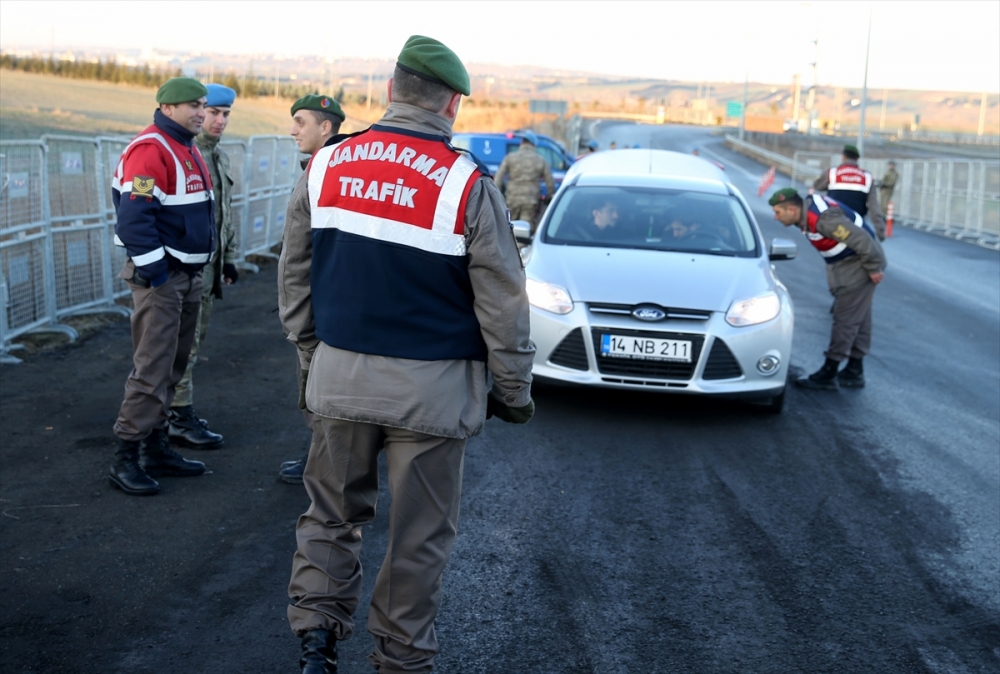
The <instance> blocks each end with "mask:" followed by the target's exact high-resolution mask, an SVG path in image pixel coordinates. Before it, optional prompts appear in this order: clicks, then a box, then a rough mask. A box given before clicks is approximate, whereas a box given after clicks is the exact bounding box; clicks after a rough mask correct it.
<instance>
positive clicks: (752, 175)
mask: <svg viewBox="0 0 1000 674" xmlns="http://www.w3.org/2000/svg"><path fill="white" fill-rule="evenodd" d="M701 151H702V152H704V153H705V154H707V155H708V156H710V157H715V158H716V159H717V160H719V161H721V162H723V163H724V164H728V165H729V166H732V167H733V168H734V169H736V170H737V171H739V172H740V173H742V174H743V175H745V176H746V177H747V178H752V179H754V180H760V177H761V176H762V175H764V174H763V173H760V174H757V173H750V171H747V170H746V169H745V168H743V167H742V166H740V165H739V164H736V163H734V162H733V161H731V160H729V159H724V158H722V157H720V156H719V155H717V154H715V153H714V152H712V151H711V150H707V149H705V148H701Z"/></svg>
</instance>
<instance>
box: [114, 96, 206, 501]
mask: <svg viewBox="0 0 1000 674" xmlns="http://www.w3.org/2000/svg"><path fill="white" fill-rule="evenodd" d="M207 94H208V90H207V89H205V87H204V85H202V83H201V82H199V81H198V80H195V79H191V78H189V77H175V78H173V79H171V80H168V81H167V82H166V83H164V84H163V86H161V87H160V89H159V91H157V92H156V102H157V103H159V104H160V107H159V109H158V110H157V111H156V112H155V113H154V114H153V124H152V125H151V126H149V127H147V128H146V129H145V130H144V131H143V132H142V133H141V134H139V135H138V136H136V138H135V139H133V140H132V142H131V143H129V145H128V147H126V148H125V152H124V153H122V158H121V160H120V161H119V163H118V168H117V170H116V171H115V175H114V178H112V185H111V186H112V194H113V197H114V203H115V209H116V210H117V212H118V221H117V223H116V224H115V243H116V244H117V245H120V246H124V247H125V250H126V252H127V253H128V256H129V257H128V261H126V263H125V266H124V267H123V268H122V271H121V273H120V274H119V276H120V277H121V278H122V279H124V280H125V281H127V282H128V285H129V289H130V290H131V291H132V301H133V303H134V310H133V312H132V346H133V351H134V353H133V364H134V367H133V369H132V373H131V374H130V375H129V377H128V380H127V381H126V382H125V398H124V400H123V401H122V406H121V410H120V411H119V413H118V420H117V421H116V422H115V427H114V430H115V435H117V436H118V440H119V446H118V451H117V452H115V462H114V464H112V466H111V472H110V475H109V477H110V480H111V484H112V485H114V486H115V487H118V488H119V489H121V490H122V491H124V492H125V493H126V494H133V495H146V494H155V493H157V492H158V491H159V490H160V485H159V483H158V482H157V481H156V480H155V479H154V478H155V477H159V476H179V477H184V476H193V475H201V474H202V473H204V472H205V464H203V463H202V462H200V461H188V460H186V459H184V457H182V456H181V455H180V454H178V453H177V452H175V451H174V450H172V449H171V448H170V443H169V440H168V438H167V428H166V427H167V411H168V410H169V409H170V403H171V402H172V401H173V398H174V390H175V387H176V386H177V382H178V381H180V378H181V376H182V375H183V374H184V370H185V368H186V367H187V359H188V354H190V353H191V344H192V342H193V341H194V336H195V331H196V330H197V329H198V310H199V307H200V305H201V287H202V285H201V273H200V272H201V269H202V267H204V266H205V264H206V263H207V262H208V261H209V258H210V257H211V255H212V252H213V251H214V250H215V217H214V208H213V198H212V183H211V178H210V177H209V172H208V169H207V168H206V167H205V162H204V160H203V159H202V156H201V153H200V152H198V148H197V147H195V145H194V137H195V136H196V135H197V134H198V132H199V131H201V127H202V124H203V123H204V121H205V100H206V96H207Z"/></svg>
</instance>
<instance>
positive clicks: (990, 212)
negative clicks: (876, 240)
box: [726, 136, 1000, 250]
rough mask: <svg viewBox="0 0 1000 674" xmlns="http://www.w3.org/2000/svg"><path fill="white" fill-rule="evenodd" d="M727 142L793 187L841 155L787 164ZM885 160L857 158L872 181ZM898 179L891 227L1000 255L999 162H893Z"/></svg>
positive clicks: (803, 155) (806, 156)
mask: <svg viewBox="0 0 1000 674" xmlns="http://www.w3.org/2000/svg"><path fill="white" fill-rule="evenodd" d="M726 140H727V141H729V142H730V144H732V145H733V146H735V147H737V148H738V149H740V150H742V151H743V152H745V153H747V154H750V155H753V156H756V157H759V158H760V159H762V160H763V161H767V162H771V163H773V164H775V165H776V166H778V167H779V168H783V169H784V172H785V173H788V174H789V175H790V176H791V179H792V185H796V186H797V181H799V180H801V181H802V182H803V185H806V186H807V185H809V184H811V182H812V180H813V179H815V178H816V177H817V176H818V175H819V174H820V173H821V172H823V171H825V170H827V169H828V168H829V167H830V166H836V165H837V164H839V163H840V155H831V154H829V153H823V152H803V151H800V152H796V153H795V154H794V155H793V156H792V158H791V159H789V158H788V157H786V156H784V155H779V154H777V153H774V152H771V151H769V150H765V149H763V148H761V147H758V146H756V145H753V144H751V143H747V142H745V141H741V140H739V139H738V138H736V137H734V136H726ZM888 164H889V160H888V159H864V158H863V159H862V160H861V162H860V165H861V166H862V168H865V169H867V170H868V171H871V173H872V174H873V175H874V176H875V179H876V181H877V180H880V179H881V178H882V176H883V175H885V172H886V170H887V169H888ZM896 171H897V173H898V174H899V179H898V180H897V182H896V188H895V189H894V190H893V192H892V196H891V197H890V201H892V203H893V207H894V213H895V222H896V224H903V225H909V226H911V227H914V228H915V229H923V230H926V231H929V232H934V233H937V234H942V235H944V236H950V237H953V238H956V239H964V240H968V241H973V242H975V243H977V244H978V245H980V246H983V247H985V248H991V249H993V250H1000V162H996V161H982V160H964V159H962V160H957V159H956V160H952V159H926V160H925V159H900V160H896Z"/></svg>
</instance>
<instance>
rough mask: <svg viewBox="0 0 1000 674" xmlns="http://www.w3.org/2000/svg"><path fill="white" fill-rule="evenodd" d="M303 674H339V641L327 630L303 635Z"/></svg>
mask: <svg viewBox="0 0 1000 674" xmlns="http://www.w3.org/2000/svg"><path fill="white" fill-rule="evenodd" d="M299 667H301V668H302V674H337V640H336V639H334V638H333V635H332V634H330V633H329V632H328V631H326V630H309V631H308V632H306V633H305V634H303V635H302V657H301V658H299Z"/></svg>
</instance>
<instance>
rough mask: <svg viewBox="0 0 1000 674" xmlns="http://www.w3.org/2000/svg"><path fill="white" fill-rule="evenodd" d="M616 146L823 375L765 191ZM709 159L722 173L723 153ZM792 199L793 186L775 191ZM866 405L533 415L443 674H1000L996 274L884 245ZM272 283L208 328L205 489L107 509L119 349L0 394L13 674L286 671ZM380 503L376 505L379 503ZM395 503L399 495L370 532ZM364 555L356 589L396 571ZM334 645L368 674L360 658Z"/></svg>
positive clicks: (286, 381)
mask: <svg viewBox="0 0 1000 674" xmlns="http://www.w3.org/2000/svg"><path fill="white" fill-rule="evenodd" d="M595 131H596V133H597V135H598V137H599V138H600V139H601V140H602V141H605V142H606V141H608V140H611V139H615V140H617V142H618V144H619V146H621V145H622V144H623V143H625V142H628V143H629V144H634V143H636V142H638V143H640V144H642V145H643V147H650V146H654V147H660V148H665V149H674V150H679V151H690V150H691V149H693V148H695V147H699V148H701V150H702V154H703V156H706V157H709V156H711V157H713V158H717V159H718V160H719V161H721V162H722V163H723V164H724V165H726V168H727V172H729V174H730V175H731V176H732V178H733V180H734V182H735V184H736V185H737V186H738V187H739V188H740V189H741V190H743V191H744V193H745V194H746V195H747V196H748V198H749V200H750V201H751V203H752V205H753V207H754V209H755V212H756V213H757V216H758V219H759V221H760V224H761V226H762V229H763V230H764V233H765V235H766V237H767V238H768V239H770V238H772V237H773V236H776V235H779V234H781V233H783V234H784V235H785V236H786V237H789V238H793V239H796V240H797V241H798V243H799V253H800V254H799V257H798V258H797V259H796V260H794V261H790V262H781V263H778V264H780V265H781V266H780V267H778V270H779V274H780V276H781V278H782V279H783V281H784V282H785V284H786V285H788V287H789V289H790V291H791V293H792V296H793V298H794V300H795V303H796V313H797V316H796V319H797V320H796V336H795V343H794V353H793V365H794V366H796V368H797V369H798V370H799V371H800V372H808V371H811V370H812V369H814V368H816V367H818V366H819V365H820V364H821V362H822V350H823V348H824V346H825V342H826V340H827V337H828V329H829V314H828V313H827V312H828V309H829V306H830V297H829V295H828V293H827V291H826V288H825V280H824V275H823V269H822V264H823V263H822V261H821V260H820V258H819V256H818V255H817V254H816V253H815V252H813V251H812V250H811V249H810V248H809V246H808V245H807V244H806V242H805V241H804V239H802V238H801V236H800V235H795V234H794V232H788V231H785V230H782V228H781V227H780V226H779V225H777V224H776V223H774V222H772V221H771V220H770V217H769V212H768V208H767V206H766V204H765V203H764V202H763V200H761V199H757V198H756V196H755V195H756V180H757V177H758V176H759V175H760V174H761V173H763V171H764V167H761V166H760V165H759V164H756V163H754V162H753V161H751V160H748V159H746V158H744V157H740V156H736V155H732V154H730V153H729V152H728V151H726V150H725V148H724V147H723V145H722V142H721V140H720V139H719V138H718V137H716V136H712V135H710V134H709V133H708V132H707V131H705V130H702V129H696V128H688V127H648V126H634V125H623V124H612V123H605V124H601V125H598V126H597V127H596V129H595ZM710 153H711V154H710ZM779 185H780V178H779ZM886 249H887V254H888V256H889V261H890V268H889V270H888V273H887V278H886V280H885V282H884V284H883V285H882V286H881V287H880V288H879V291H878V293H877V294H876V307H875V342H874V349H873V353H872V355H871V356H870V357H869V358H868V359H867V361H866V366H867V372H866V374H867V377H868V381H869V384H868V387H867V388H865V389H862V390H852V391H846V390H845V391H841V392H838V393H829V392H804V391H797V390H792V391H791V392H790V394H789V398H788V400H787V401H786V407H785V412H784V413H783V414H782V415H780V416H766V415H761V414H758V413H756V412H755V411H753V410H751V409H749V408H746V407H743V406H740V405H738V404H735V403H724V402H709V401H702V400H697V399H691V398H685V397H682V396H667V395H656V394H643V395H639V394H622V393H614V392H605V391H582V390H572V389H562V388H540V389H538V390H536V392H535V397H536V401H537V404H538V413H537V415H536V417H535V419H534V420H532V422H531V423H530V424H528V425H527V426H510V425H505V424H503V423H501V422H499V421H495V420H494V421H490V422H489V423H488V425H487V429H486V431H485V432H484V433H483V434H482V435H481V436H479V437H477V438H475V439H473V440H472V441H471V442H470V443H469V448H468V455H467V459H466V473H465V487H464V493H463V500H462V506H463V510H462V518H461V522H460V527H459V529H460V531H459V537H458V541H457V543H456V546H455V550H454V554H453V556H452V560H451V563H450V565H449V567H448V570H447V572H446V577H445V587H444V600H443V603H442V608H441V613H440V615H439V618H438V637H439V640H440V642H441V648H442V652H441V655H440V657H439V659H438V670H437V671H440V672H448V673H451V674H471V673H488V674H534V673H536V672H538V673H542V672H545V673H546V674H551V673H558V674H585V673H590V672H593V673H601V674H604V673H616V674H618V673H621V674H625V673H628V674H631V673H637V674H638V673H641V674H648V673H654V672H655V673H668V672H669V673H673V672H690V673H692V674H711V673H715V672H720V673H722V672H726V673H728V672H733V673H745V672H751V673H757V672H761V673H764V672H774V673H786V672H805V673H812V672H831V673H842V672H847V673H851V672H858V673H865V674H868V673H893V672H929V673H934V674H939V673H944V672H948V673H952V672H954V673H956V674H966V673H970V672H971V673H980V672H983V673H985V672H990V673H993V672H996V671H998V669H1000V580H998V579H1000V257H998V256H997V254H996V253H995V252H991V251H987V250H985V249H982V248H977V247H975V246H972V245H969V244H965V243H959V242H955V241H952V240H948V239H943V238H939V237H935V236H932V235H928V234H924V233H920V232H914V231H912V230H907V229H902V228H898V229H897V231H896V236H894V237H893V238H892V239H891V240H890V241H889V242H888V243H887V244H886ZM275 295H276V293H275V268H274V266H273V265H267V266H264V267H263V268H262V271H261V273H260V274H259V275H249V274H247V275H244V276H243V277H242V278H241V280H240V283H239V284H238V285H237V286H234V287H233V288H231V289H228V290H227V298H226V300H224V301H223V302H221V303H217V304H216V311H215V313H214V315H213V323H212V327H211V330H210V333H209V337H208V340H207V343H206V344H205V346H204V351H203V353H204V355H205V356H207V362H204V363H203V364H201V365H200V366H199V369H198V372H197V374H196V386H197V408H198V410H199V412H200V413H201V414H202V415H203V416H206V417H207V418H208V419H209V420H210V422H211V424H212V427H213V428H214V429H217V430H219V431H220V432H222V433H224V434H225V435H226V441H227V444H226V447H225V448H224V449H222V450H219V451H216V452H190V454H191V455H197V456H196V458H201V459H204V460H205V461H206V462H207V463H208V464H209V467H210V469H211V474H208V475H206V476H203V477H199V478H188V479H165V480H164V481H163V482H164V489H163V491H162V492H161V493H160V494H159V495H158V496H156V497H153V498H130V497H126V496H124V495H122V494H121V493H119V492H116V491H113V490H112V489H111V488H110V487H109V486H108V483H107V479H106V477H105V471H106V470H107V465H108V463H109V461H110V457H111V452H112V451H113V437H112V434H111V424H112V423H113V420H114V416H115V414H116V412H117V408H118V404H119V402H120V396H121V392H122V386H123V383H124V380H125V377H126V375H127V373H128V370H129V363H130V357H131V353H130V341H129V336H128V327H127V324H126V323H118V324H115V325H112V326H111V327H109V328H106V329H104V330H103V331H101V332H100V333H98V334H96V335H95V336H93V337H91V338H90V339H88V340H86V341H85V342H83V343H81V344H77V345H73V346H69V347H65V348H62V349H59V350H56V351H52V352H48V353H44V354H41V355H38V356H34V357H31V358H30V359H28V360H27V361H26V362H25V363H24V364H22V365H18V366H3V368H2V369H0V382H2V386H0V431H2V436H0V437H2V439H3V441H2V445H0V511H2V516H0V671H2V672H4V673H7V672H10V673H11V674H28V673H32V674H43V673H46V674H47V673H55V672H59V673H74V672H87V673H94V674H97V673H100V674H107V673H110V672H127V673H130V674H131V673H147V672H148V673H156V674H192V673H200V672H225V673H227V674H228V673H229V672H240V673H245V672H262V673H265V672H266V673H277V672H288V673H291V672H296V671H298V670H297V665H296V661H297V657H298V656H297V650H298V643H297V640H296V639H294V638H293V637H292V635H291V633H290V632H289V630H288V626H287V622H286V620H285V605H286V603H287V598H286V595H285V587H286V584H287V581H288V573H289V568H290V560H291V555H292V551H293V546H294V538H293V527H294V523H295V519H296V517H297V516H298V515H299V513H301V512H302V511H303V510H304V509H305V508H306V507H307V505H308V504H307V499H306V497H305V494H304V492H303V491H302V489H301V488H300V487H295V486H289V485H285V484H281V483H279V482H277V481H276V480H275V472H276V470H277V468H278V464H279V463H280V462H281V461H282V460H285V459H289V458H294V457H296V456H298V455H299V454H300V453H301V451H302V449H303V448H304V446H305V443H306V441H307V433H306V430H305V428H304V426H303V423H302V420H301V417H300V416H299V414H298V411H297V410H296V409H295V395H296V393H295V391H296V388H295V375H296V372H295V361H294V355H293V353H292V348H291V347H290V346H288V345H286V344H285V343H284V342H283V339H282V337H281V334H280V328H279V326H278V322H277V318H276V314H275V313H274V308H275V306H276V297H275ZM383 483H384V481H383ZM388 500H389V494H388V493H386V492H385V490H384V488H383V494H382V496H381V501H380V512H381V511H384V510H385V509H386V504H387V503H388ZM385 534H386V522H385V519H384V514H380V516H379V517H378V518H377V520H376V522H375V523H374V524H373V525H372V526H371V527H370V530H369V531H366V533H365V548H364V552H363V559H362V561H363V564H364V567H365V591H366V593H370V591H371V584H372V582H373V581H374V577H375V572H376V571H377V568H378V566H379V563H380V561H381V556H382V552H383V551H384V545H385ZM365 617H366V608H365V605H364V604H362V608H361V609H360V610H359V615H358V616H357V619H358V625H359V629H358V632H357V633H356V634H355V636H354V638H353V639H351V640H349V641H347V642H345V643H344V644H342V647H341V662H342V671H343V672H346V673H348V674H352V673H355V672H358V673H360V672H365V671H369V669H368V666H367V664H366V663H365V656H366V655H367V653H368V652H369V650H370V646H371V642H370V636H369V635H368V634H367V633H366V632H365V631H364V629H363V626H364V621H365Z"/></svg>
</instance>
